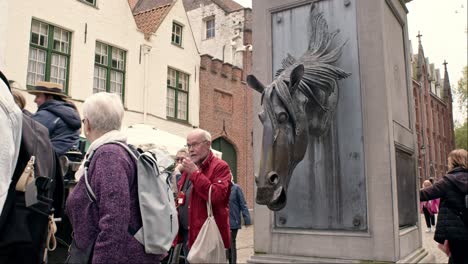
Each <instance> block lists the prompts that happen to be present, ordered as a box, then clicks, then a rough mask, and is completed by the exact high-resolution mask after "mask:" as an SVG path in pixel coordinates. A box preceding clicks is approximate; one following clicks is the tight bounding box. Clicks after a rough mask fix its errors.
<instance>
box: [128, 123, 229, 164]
mask: <svg viewBox="0 0 468 264" xmlns="http://www.w3.org/2000/svg"><path fill="white" fill-rule="evenodd" d="M122 132H124V133H125V134H127V137H128V139H127V142H128V143H129V144H132V145H134V146H136V147H139V148H142V149H144V150H151V151H152V152H154V153H156V155H157V158H158V162H159V163H160V165H162V166H163V167H167V166H169V165H170V164H172V163H173V162H174V161H173V160H172V158H174V157H175V155H176V154H177V151H179V150H180V149H182V148H183V147H184V146H185V144H186V143H187V140H186V139H185V138H183V137H180V136H177V135H174V134H171V133H169V132H167V131H164V130H161V129H159V128H156V127H153V126H150V125H146V124H134V125H131V126H129V127H126V128H123V129H122ZM212 151H213V153H214V154H215V155H216V156H217V157H219V158H221V155H222V153H221V152H219V151H216V150H213V149H212ZM167 163H170V164H167ZM166 164H167V165H166Z"/></svg>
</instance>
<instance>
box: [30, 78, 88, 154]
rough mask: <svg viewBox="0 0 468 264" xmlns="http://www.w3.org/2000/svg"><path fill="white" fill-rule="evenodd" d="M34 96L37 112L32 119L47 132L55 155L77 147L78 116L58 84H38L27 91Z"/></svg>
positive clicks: (78, 132) (79, 124)
mask: <svg viewBox="0 0 468 264" xmlns="http://www.w3.org/2000/svg"><path fill="white" fill-rule="evenodd" d="M28 92H29V93H30V94H34V95H36V98H35V99H34V102H35V103H36V104H37V107H38V109H37V112H36V113H35V114H34V115H33V119H34V120H36V121H38V122H39V123H41V124H42V125H44V126H45V127H46V128H47V129H48V130H49V137H50V140H51V141H52V145H53V146H54V150H55V152H56V153H57V155H59V156H62V155H63V154H65V153H66V152H67V151H68V150H70V149H71V148H73V147H77V146H78V141H79V139H80V128H81V122H80V115H79V114H78V111H77V109H76V106H75V105H74V104H73V103H72V102H70V101H67V100H66V98H68V96H67V95H66V94H64V93H63V87H62V85H61V84H58V83H51V82H38V83H37V84H36V86H35V87H34V89H32V90H29V91H28Z"/></svg>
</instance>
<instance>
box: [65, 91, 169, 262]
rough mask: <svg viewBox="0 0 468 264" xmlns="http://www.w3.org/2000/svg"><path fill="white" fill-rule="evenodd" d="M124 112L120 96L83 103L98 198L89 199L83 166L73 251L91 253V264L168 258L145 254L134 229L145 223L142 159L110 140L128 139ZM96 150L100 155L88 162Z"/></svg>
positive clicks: (74, 208) (75, 198)
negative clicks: (139, 174)
mask: <svg viewBox="0 0 468 264" xmlns="http://www.w3.org/2000/svg"><path fill="white" fill-rule="evenodd" d="M123 115H124V109H123V106H122V102H121V100H120V98H119V96H117V95H115V94H110V93H97V94H94V95H92V96H91V97H89V98H87V99H86V100H85V102H84V104H83V120H82V122H83V129H84V134H85V136H86V138H87V139H88V140H89V141H90V142H91V145H90V147H89V149H88V152H87V154H86V156H85V160H84V162H83V163H86V162H89V167H88V171H87V179H88V182H89V185H90V187H91V189H92V190H93V192H94V193H95V196H96V200H95V202H92V201H91V200H90V198H89V197H88V194H87V191H86V186H85V185H86V182H85V177H81V176H82V175H83V173H84V169H83V167H80V169H79V170H78V171H77V178H79V181H78V184H77V185H76V187H75V189H74V190H73V191H72V193H71V194H70V195H69V197H68V200H67V204H66V212H67V214H68V216H69V218H70V222H71V224H72V226H73V233H74V236H73V245H74V248H73V249H75V250H76V251H78V252H81V253H85V252H91V256H90V258H92V259H91V260H90V262H91V263H125V264H130V263H138V264H139V263H159V261H160V257H162V256H160V255H153V254H147V253H145V248H144V246H143V245H142V244H140V242H138V241H137V240H136V239H135V238H134V237H133V235H132V234H131V233H130V231H129V230H139V229H140V227H141V226H142V219H141V214H140V208H139V203H138V190H137V167H136V162H135V160H134V158H133V157H131V156H130V154H129V153H128V152H127V150H125V149H124V147H122V146H120V145H117V144H106V143H110V142H113V141H119V142H122V143H126V141H127V138H126V136H125V135H124V134H123V133H121V132H120V128H121V125H122V118H123ZM92 151H94V155H93V156H92V159H91V160H88V158H87V157H88V155H89V153H91V152H92ZM82 166H83V165H82ZM76 251H75V252H76ZM72 252H74V251H73V250H72ZM87 255H88V256H89V254H87Z"/></svg>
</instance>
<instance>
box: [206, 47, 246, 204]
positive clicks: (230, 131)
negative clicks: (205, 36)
mask: <svg viewBox="0 0 468 264" xmlns="http://www.w3.org/2000/svg"><path fill="white" fill-rule="evenodd" d="M200 94H201V95H202V96H201V97H200V127H201V128H203V129H206V130H208V131H210V133H211V134H212V137H213V148H214V149H217V150H220V151H221V152H223V159H224V160H225V161H226V162H228V164H229V165H230V167H231V171H232V173H233V176H234V181H235V182H237V183H238V184H239V185H240V186H241V187H242V189H243V191H244V195H245V199H246V201H247V204H248V207H249V208H252V207H253V197H254V196H253V182H254V180H253V177H254V172H253V160H252V153H253V152H252V123H253V121H252V107H253V103H252V92H251V91H250V88H248V87H247V85H246V83H245V82H244V81H243V70H242V69H240V68H238V67H236V66H233V65H232V64H229V63H223V62H222V61H221V60H219V59H213V57H212V56H210V55H202V56H201V64H200Z"/></svg>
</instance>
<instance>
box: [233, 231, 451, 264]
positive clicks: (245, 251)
mask: <svg viewBox="0 0 468 264" xmlns="http://www.w3.org/2000/svg"><path fill="white" fill-rule="evenodd" d="M423 226H425V224H424V223H423ZM253 229H254V227H253V226H248V227H247V228H245V227H242V229H241V230H239V232H238V234H237V262H238V263H246V262H247V260H248V259H249V258H250V256H252V255H253V254H254V250H253ZM422 230H423V231H422V233H423V234H422V236H423V247H424V248H425V249H426V250H427V251H429V253H430V254H432V255H434V257H435V260H436V263H448V258H447V256H446V255H445V253H443V252H442V251H441V250H440V249H439V248H437V242H435V241H434V239H433V237H434V232H430V233H426V228H425V227H423V229H422Z"/></svg>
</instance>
